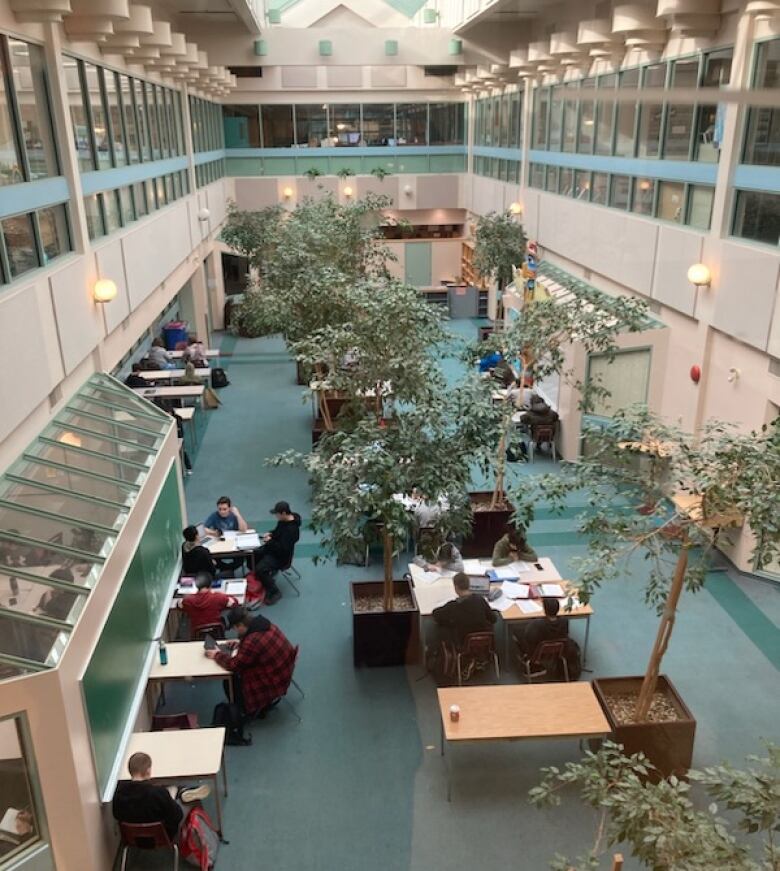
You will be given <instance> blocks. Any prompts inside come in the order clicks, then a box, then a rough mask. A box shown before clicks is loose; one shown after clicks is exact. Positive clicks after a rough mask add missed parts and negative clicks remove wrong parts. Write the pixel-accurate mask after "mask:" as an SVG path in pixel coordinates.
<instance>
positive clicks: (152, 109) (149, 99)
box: [138, 82, 162, 160]
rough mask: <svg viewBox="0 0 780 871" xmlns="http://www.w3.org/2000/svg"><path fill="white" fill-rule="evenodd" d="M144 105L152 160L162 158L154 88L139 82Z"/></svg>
mask: <svg viewBox="0 0 780 871" xmlns="http://www.w3.org/2000/svg"><path fill="white" fill-rule="evenodd" d="M138 84H139V85H140V86H141V92H142V93H143V99H144V103H145V104H146V120H147V121H148V123H149V141H150V142H151V144H152V160H159V159H160V157H162V152H161V150H160V149H161V144H160V117H159V115H158V114H157V104H156V102H155V99H154V86H153V85H150V84H149V83H148V82H139V83H138Z"/></svg>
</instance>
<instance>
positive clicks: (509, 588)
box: [501, 581, 531, 599]
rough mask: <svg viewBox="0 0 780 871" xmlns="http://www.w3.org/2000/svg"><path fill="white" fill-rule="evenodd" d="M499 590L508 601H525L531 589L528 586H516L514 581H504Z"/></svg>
mask: <svg viewBox="0 0 780 871" xmlns="http://www.w3.org/2000/svg"><path fill="white" fill-rule="evenodd" d="M501 590H502V592H503V594H504V595H505V596H506V597H507V598H509V599H527V598H528V595H529V593H530V591H531V588H530V587H529V586H528V584H516V583H515V582H514V581H504V583H503V584H502V585H501Z"/></svg>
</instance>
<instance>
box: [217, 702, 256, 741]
mask: <svg viewBox="0 0 780 871" xmlns="http://www.w3.org/2000/svg"><path fill="white" fill-rule="evenodd" d="M211 725H212V726H224V727H225V743H226V744H228V745H230V746H236V745H244V744H249V743H251V741H249V740H248V739H246V738H245V737H244V718H243V716H242V715H241V708H239V706H238V705H237V704H236V703H235V702H220V703H219V704H218V705H215V706H214V715H213V716H212V718H211Z"/></svg>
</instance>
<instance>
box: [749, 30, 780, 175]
mask: <svg viewBox="0 0 780 871" xmlns="http://www.w3.org/2000/svg"><path fill="white" fill-rule="evenodd" d="M753 86H754V87H755V88H778V87H780V39H772V40H770V41H769V42H762V43H760V44H759V45H757V46H756V65H755V71H754V74H753ZM742 162H743V163H757V164H762V165H764V166H778V165H780V109H771V108H769V107H766V108H753V109H751V110H750V112H749V113H748V121H747V130H746V135H745V150H744V153H743V155H742Z"/></svg>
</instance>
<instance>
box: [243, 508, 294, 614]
mask: <svg viewBox="0 0 780 871" xmlns="http://www.w3.org/2000/svg"><path fill="white" fill-rule="evenodd" d="M271 514H273V515H275V517H276V526H275V527H274V528H273V529H272V530H271V532H267V533H266V534H265V535H264V536H263V541H264V542H265V543H264V544H263V545H261V546H260V547H258V548H257V549H256V550H255V552H254V556H255V575H256V576H257V577H258V578H259V580H260V582H261V583H262V585H263V587H264V588H265V604H266V605H274V604H276V602H278V601H279V599H281V598H282V591H281V590H280V589H279V587H277V586H276V580H275V579H274V575H275V574H276V573H277V572H278V571H279V569H283V568H285V567H286V566H288V565H290V563H291V562H292V558H293V552H294V550H295V542H296V541H298V539H299V538H300V536H301V515H300V514H296V513H295V512H294V511H291V510H290V503H289V502H277V503H276V505H274V507H273V508H272V509H271Z"/></svg>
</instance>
